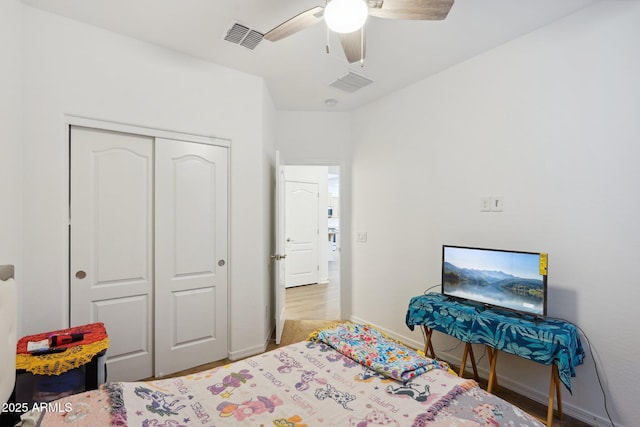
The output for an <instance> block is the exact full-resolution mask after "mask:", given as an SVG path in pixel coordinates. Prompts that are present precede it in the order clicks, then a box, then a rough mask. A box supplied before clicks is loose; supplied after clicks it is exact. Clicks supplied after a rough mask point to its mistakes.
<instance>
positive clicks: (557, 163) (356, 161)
mask: <svg viewBox="0 0 640 427" xmlns="http://www.w3.org/2000/svg"><path fill="white" fill-rule="evenodd" d="M638 22H640V3H638V2H614V1H603V2H599V3H597V4H595V5H594V6H592V7H590V8H588V9H585V10H583V11H580V12H578V13H577V14H575V15H572V16H569V17H567V18H565V19H563V20H560V21H558V22H556V23H554V24H552V25H550V26H548V27H545V28H542V29H540V30H538V31H536V32H533V33H531V34H529V35H527V36H525V37H522V38H520V39H518V40H515V41H513V42H510V43H508V44H505V45H503V46H501V47H499V48H496V49H494V50H492V51H489V52H487V53H485V54H482V55H480V56H478V57H476V58H473V59H471V60H469V61H467V62H465V63H462V64H460V65H458V66H456V67H453V68H451V69H449V70H446V71H444V72H442V73H440V74H438V75H436V76H434V77H432V78H428V79H426V80H424V81H422V82H420V83H418V84H416V85H413V86H411V87H408V88H406V89H405V90H402V91H399V92H396V93H395V94H393V95H391V96H389V97H387V98H384V99H382V100H380V101H379V102H376V103H373V104H371V105H369V106H366V107H364V108H362V109H360V110H358V111H357V112H355V113H354V126H353V132H354V144H355V146H354V154H353V230H354V233H355V232H357V231H366V232H367V233H368V242H367V243H354V247H353V312H354V318H355V319H360V320H364V321H367V322H371V323H373V324H376V325H379V326H381V327H382V328H384V329H385V330H387V331H389V332H391V333H393V334H394V335H396V336H400V337H402V338H403V339H406V340H407V341H410V342H414V343H416V344H418V345H420V343H421V342H422V337H421V335H420V333H419V332H416V333H413V334H410V332H409V330H408V329H407V327H406V326H405V324H404V318H405V313H406V309H407V303H408V301H409V299H410V298H411V297H412V296H415V295H418V294H420V293H422V292H423V291H424V290H425V289H426V288H428V287H430V286H432V285H437V284H439V283H440V277H439V276H440V262H441V245H442V244H461V245H470V246H483V247H495V248H505V249H519V250H532V251H546V252H548V253H549V290H550V295H549V315H551V316H556V317H562V318H565V319H568V320H570V321H572V322H574V323H576V324H577V325H578V326H579V327H580V328H582V330H584V332H585V333H586V335H587V336H588V338H589V340H590V341H591V344H592V345H593V349H594V352H595V353H596V357H597V360H598V364H599V370H600V374H601V380H602V382H603V386H604V389H605V390H606V392H607V402H608V408H609V411H610V413H611V415H612V417H613V420H614V421H615V422H616V425H621V426H625V425H626V426H632V425H637V423H638V420H639V419H640V407H639V406H638V404H637V391H638V384H640V368H638V363H637V355H638V354H640V341H638V339H637V324H638V321H639V320H640V317H639V316H638V308H637V307H638V301H639V300H640V286H639V283H638V279H637V273H636V270H637V268H636V267H637V265H638V259H640V225H639V223H638V218H639V216H640V191H638V184H639V183H640V167H638V159H640V143H639V141H640V120H638V113H639V112H640V78H639V77H638V76H640V55H639V54H638V52H640V25H638ZM485 195H502V196H504V206H505V207H504V211H503V212H501V213H498V212H494V213H485V212H480V211H479V204H480V197H481V196H485ZM382 307H384V308H385V309H381V308H382ZM437 335H438V336H437V337H436V352H437V351H438V350H437V349H446V348H451V347H452V346H453V345H455V341H454V340H452V339H447V338H446V337H444V336H443V335H441V334H437ZM583 344H584V345H585V347H586V346H587V342H586V341H585V340H584V339H583ZM481 352H482V349H480V348H479V349H478V353H477V354H481ZM461 353H462V346H460V347H459V348H457V349H456V350H455V351H453V352H452V353H450V354H443V356H445V358H450V359H451V360H457V361H459V360H460V357H461ZM587 353H588V350H587ZM483 367H484V369H485V372H486V369H487V368H488V367H487V366H486V358H485V361H483ZM498 376H499V377H500V382H501V384H503V385H505V386H507V387H513V388H516V389H518V391H520V392H523V393H524V394H527V395H529V396H532V397H534V398H536V399H537V400H540V401H542V402H544V403H546V398H547V393H548V390H549V383H548V381H549V368H548V367H545V366H542V365H537V364H535V363H533V362H529V361H524V360H521V359H518V358H516V357H511V356H509V355H506V354H500V357H499V361H498ZM563 399H564V402H563V403H564V408H565V411H566V412H567V413H569V414H572V415H574V416H577V417H579V418H582V419H584V420H585V421H587V422H590V423H594V424H595V421H594V420H595V419H597V421H598V422H599V423H601V424H602V425H605V424H607V425H609V424H608V423H607V422H606V421H605V417H606V415H605V410H604V405H603V396H602V393H601V391H600V387H599V385H598V381H597V379H596V373H595V369H594V363H593V360H592V358H591V356H590V355H589V354H587V359H586V361H585V363H584V365H582V366H580V367H578V368H577V377H576V378H575V379H574V392H573V396H571V395H569V393H568V392H567V391H566V390H563Z"/></svg>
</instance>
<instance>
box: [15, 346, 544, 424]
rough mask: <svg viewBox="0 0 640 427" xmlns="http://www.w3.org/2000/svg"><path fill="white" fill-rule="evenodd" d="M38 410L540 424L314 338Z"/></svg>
mask: <svg viewBox="0 0 640 427" xmlns="http://www.w3.org/2000/svg"><path fill="white" fill-rule="evenodd" d="M403 351H405V350H403ZM31 416H32V418H33V419H34V420H35V422H36V425H39V426H46V427H55V426H71V427H100V426H123V427H124V426H142V427H192V426H209V427H212V426H276V427H305V426H309V427H310V426H333V427H349V426H354V427H373V426H379V425H385V426H393V427H400V426H416V427H418V426H433V427H440V426H442V427H445V426H446V427H456V426H460V427H462V426H464V427H471V426H486V425H492V426H500V425H505V426H507V425H509V426H512V425H513V426H520V427H525V426H535V427H540V426H541V424H540V423H539V422H538V421H536V420H535V419H534V418H532V417H530V416H529V415H527V414H525V413H523V412H522V411H521V410H520V409H518V408H517V407H514V406H513V405H511V404H509V403H507V402H505V401H503V400H501V399H500V398H498V397H496V396H493V395H490V394H488V393H486V392H485V391H483V390H481V389H480V388H479V387H478V386H477V384H476V383H475V382H474V381H471V380H465V379H462V378H458V377H457V376H455V375H452V374H451V373H449V372H447V370H445V369H431V370H429V371H428V372H426V373H424V374H422V375H419V376H415V377H413V378H411V379H410V380H408V381H405V382H404V383H403V382H399V381H396V380H393V379H390V378H388V377H386V376H384V375H383V374H381V373H379V372H376V371H374V370H372V369H370V368H369V367H367V366H364V365H360V364H358V363H356V362H354V361H353V360H352V359H350V358H349V357H347V356H345V355H344V354H342V353H340V352H338V351H336V350H334V349H333V348H331V347H330V346H328V345H326V344H324V343H322V342H317V341H307V342H300V343H296V344H292V345H289V346H285V347H282V348H279V349H276V350H273V351H271V352H267V353H264V354H261V355H257V356H254V357H251V358H248V359H244V360H241V361H238V362H235V363H232V364H229V365H226V366H222V367H219V368H214V369H211V370H208V371H203V372H200V373H197V374H193V375H187V376H182V377H176V378H169V379H164V380H157V381H150V382H127V383H108V384H105V385H103V386H102V387H101V388H100V389H99V390H95V391H90V392H85V393H81V394H78V395H74V396H70V397H67V398H64V399H61V400H58V401H55V402H50V403H49V404H48V405H47V407H46V408H43V409H42V411H41V412H39V411H36V412H34V413H32V414H31ZM25 425H29V424H25Z"/></svg>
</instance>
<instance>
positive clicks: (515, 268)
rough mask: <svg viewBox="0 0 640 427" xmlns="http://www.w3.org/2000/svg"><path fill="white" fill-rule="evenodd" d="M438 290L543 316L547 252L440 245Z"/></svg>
mask: <svg viewBox="0 0 640 427" xmlns="http://www.w3.org/2000/svg"><path fill="white" fill-rule="evenodd" d="M442 293H443V294H444V295H447V296H451V297H455V298H462V299H465V300H471V301H477V302H480V303H483V304H489V305H493V306H497V307H502V308H506V309H510V310H516V311H520V312H523V313H528V314H532V315H536V316H546V314H547V295H546V294H547V254H545V253H539V252H519V251H505V250H500V249H483V248H469V247H462V246H448V245H444V246H443V247H442Z"/></svg>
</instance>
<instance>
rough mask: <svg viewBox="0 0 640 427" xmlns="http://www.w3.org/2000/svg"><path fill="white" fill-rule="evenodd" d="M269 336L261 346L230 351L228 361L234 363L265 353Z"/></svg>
mask: <svg viewBox="0 0 640 427" xmlns="http://www.w3.org/2000/svg"><path fill="white" fill-rule="evenodd" d="M270 336H271V335H269V337H267V340H266V341H265V342H264V344H262V345H257V346H255V347H249V348H245V349H243V350H239V351H230V352H229V355H228V356H227V357H228V359H229V360H231V361H233V362H235V361H236V360H240V359H244V358H246V357H251V356H255V355H256V354H261V353H264V352H265V351H267V346H268V345H269V340H270Z"/></svg>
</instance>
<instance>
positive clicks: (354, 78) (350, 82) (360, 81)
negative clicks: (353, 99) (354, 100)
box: [329, 72, 373, 92]
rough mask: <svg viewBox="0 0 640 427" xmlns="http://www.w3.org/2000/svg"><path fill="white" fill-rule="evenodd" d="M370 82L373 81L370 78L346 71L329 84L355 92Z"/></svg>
mask: <svg viewBox="0 0 640 427" xmlns="http://www.w3.org/2000/svg"><path fill="white" fill-rule="evenodd" d="M371 83H373V80H370V79H368V78H366V77H363V76H361V75H359V74H356V73H352V72H348V73H347V74H345V75H344V76H342V77H340V78H338V79H337V80H336V81H334V82H333V83H331V84H330V85H329V86H333V87H335V88H336V89H340V90H343V91H345V92H355V91H357V90H358V89H361V88H363V87H365V86H367V85H370V84H371Z"/></svg>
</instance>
